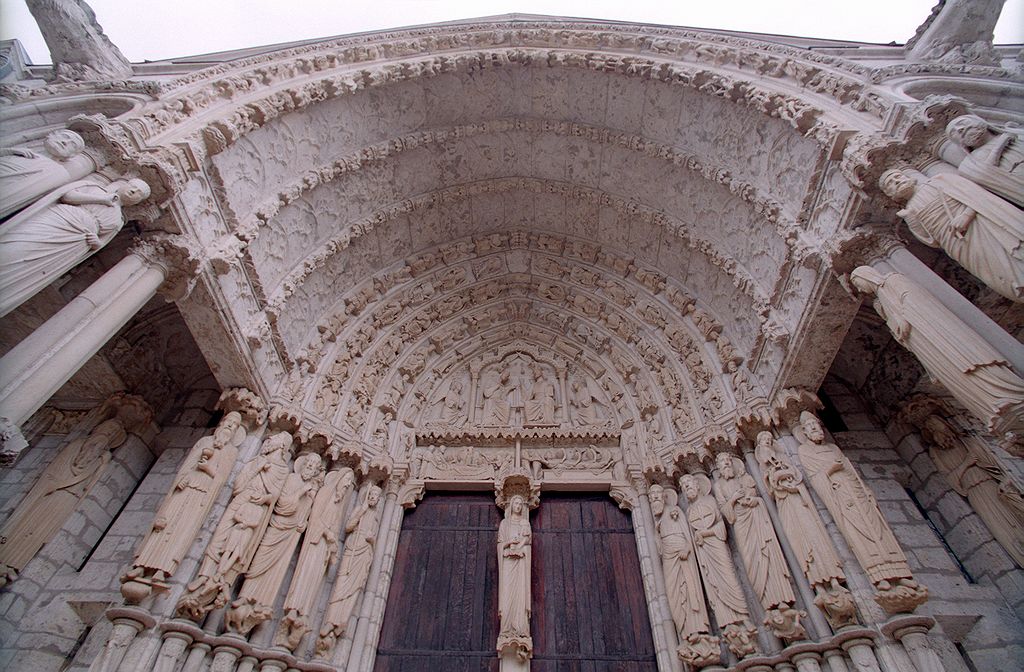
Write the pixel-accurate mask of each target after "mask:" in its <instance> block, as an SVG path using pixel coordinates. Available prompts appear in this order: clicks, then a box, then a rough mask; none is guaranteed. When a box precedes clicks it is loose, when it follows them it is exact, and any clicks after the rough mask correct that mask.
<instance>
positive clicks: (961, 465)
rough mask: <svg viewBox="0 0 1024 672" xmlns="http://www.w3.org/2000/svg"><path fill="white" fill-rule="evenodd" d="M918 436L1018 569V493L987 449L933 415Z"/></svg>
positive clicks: (1023, 511)
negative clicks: (922, 439) (922, 438)
mask: <svg viewBox="0 0 1024 672" xmlns="http://www.w3.org/2000/svg"><path fill="white" fill-rule="evenodd" d="M921 435H922V436H923V437H924V439H925V440H926V441H927V442H928V444H929V445H928V453H929V454H930V455H931V457H932V460H933V461H934V462H935V465H936V466H937V467H938V468H939V471H940V472H942V474H943V475H944V476H945V477H946V480H947V481H949V484H950V486H952V488H953V490H955V491H956V492H957V494H959V495H961V496H962V497H965V498H966V499H967V501H968V502H970V504H971V507H972V508H973V509H974V510H975V512H977V514H978V515H979V516H981V519H982V520H984V521H985V524H986V525H987V526H988V529H989V530H990V531H991V532H992V536H993V537H995V538H996V541H998V542H999V543H1000V545H1002V547H1003V548H1004V549H1005V550H1006V552H1007V553H1009V554H1010V556H1011V557H1012V558H1013V559H1014V561H1015V562H1016V563H1017V565H1018V566H1019V567H1024V507H1022V506H1021V494H1020V490H1018V489H1017V487H1016V485H1015V484H1014V483H1013V482H1012V481H1011V480H1010V477H1009V476H1008V475H1007V473H1006V472H1005V471H1004V470H1003V468H1002V467H1000V466H999V463H998V462H997V461H996V459H995V457H993V455H992V454H991V453H990V452H989V449H988V447H987V446H986V445H985V444H984V442H982V441H981V440H979V439H978V438H977V437H973V436H958V435H957V432H956V430H954V429H953V428H952V427H951V426H950V425H949V423H948V422H946V421H945V420H943V419H942V418H940V417H939V416H937V415H929V416H928V417H927V418H925V420H924V422H923V423H922V426H921ZM1014 495H1015V496H1014Z"/></svg>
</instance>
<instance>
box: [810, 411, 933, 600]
mask: <svg viewBox="0 0 1024 672" xmlns="http://www.w3.org/2000/svg"><path fill="white" fill-rule="evenodd" d="M800 428H801V429H802V430H803V438H801V440H800V447H799V449H798V453H797V454H798V455H799V457H800V464H801V465H802V466H803V468H804V472H805V473H806V474H807V479H808V481H809V482H810V484H811V487H813V488H814V491H815V492H817V493H818V496H819V497H821V499H822V501H823V502H824V503H825V506H826V508H828V510H829V513H831V514H832V518H833V520H835V523H836V527H838V528H839V531H840V532H842V534H843V536H844V537H845V538H846V540H847V542H849V545H850V549H851V550H852V551H853V554H854V555H855V556H857V560H858V561H859V562H860V564H861V567H863V568H864V571H865V572H867V575H868V579H870V580H871V582H872V583H873V584H874V585H875V588H876V589H877V590H878V592H879V596H878V597H877V598H876V600H877V601H878V602H879V603H880V604H881V605H882V606H883V607H884V608H885V609H886V610H888V611H893V610H896V611H910V610H912V609H913V608H914V607H916V606H917V605H919V604H921V603H922V602H924V601H925V599H927V596H928V591H927V590H926V589H925V588H924V587H922V586H921V585H920V584H918V583H917V582H916V581H914V578H913V575H912V574H911V573H910V567H909V566H908V565H907V558H906V556H904V555H903V551H902V550H901V549H900V545H899V543H897V541H896V537H894V536H893V533H892V530H891V529H889V525H888V523H886V522H885V518H883V517H882V512H881V511H880V510H879V508H878V503H877V502H876V501H875V497H874V495H872V494H871V491H870V490H869V489H868V487H867V486H866V485H864V482H863V481H861V479H860V476H858V475H857V472H856V470H855V469H854V466H853V464H852V463H851V462H850V460H849V459H847V458H846V456H845V455H843V452H842V451H841V450H839V446H837V445H836V444H834V443H831V442H828V441H826V440H825V430H824V429H822V427H821V422H819V421H818V419H817V418H816V417H815V416H814V414H812V413H810V412H808V411H804V412H803V413H801V414H800Z"/></svg>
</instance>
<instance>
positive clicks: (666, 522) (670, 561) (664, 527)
mask: <svg viewBox="0 0 1024 672" xmlns="http://www.w3.org/2000/svg"><path fill="white" fill-rule="evenodd" d="M648 497H649V498H650V500H651V510H652V511H653V513H654V515H655V518H656V519H657V524H656V529H657V532H658V536H657V541H658V552H659V554H660V555H661V565H662V570H663V572H664V574H665V592H666V595H667V597H668V607H669V611H671V612H672V620H674V621H675V623H676V633H677V634H678V635H679V650H678V655H679V658H680V659H682V660H683V662H685V663H687V664H688V665H692V666H694V667H704V666H706V665H711V664H714V663H717V662H719V661H720V659H721V654H720V651H719V647H718V638H717V637H712V636H711V635H710V632H711V625H710V622H709V620H708V612H707V608H706V607H705V605H704V591H703V589H702V588H701V582H700V570H699V569H698V567H697V555H696V553H695V551H694V549H693V539H692V538H691V536H690V525H689V523H688V522H687V520H686V514H685V513H683V510H682V509H681V508H679V495H678V493H676V491H675V490H670V489H665V488H663V487H662V486H660V485H652V486H651V487H650V490H649V492H648Z"/></svg>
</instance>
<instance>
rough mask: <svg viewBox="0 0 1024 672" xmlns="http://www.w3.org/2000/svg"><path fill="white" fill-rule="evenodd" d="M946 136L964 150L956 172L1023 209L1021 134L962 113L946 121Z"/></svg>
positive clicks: (1023, 139)
mask: <svg viewBox="0 0 1024 672" xmlns="http://www.w3.org/2000/svg"><path fill="white" fill-rule="evenodd" d="M946 135H948V136H949V139H950V140H952V141H953V142H955V143H956V144H958V145H960V147H962V148H963V149H964V150H966V151H967V156H966V157H965V158H964V159H963V160H961V161H960V164H959V166H957V172H958V173H960V174H961V175H963V176H964V177H966V178H967V179H969V180H972V181H973V182H975V183H976V184H980V185H981V186H983V187H985V188H986V189H988V190H989V191H991V192H992V193H994V194H999V195H1000V196H1002V197H1003V198H1005V199H1006V200H1008V201H1011V202H1013V203H1016V204H1017V205H1019V206H1020V207H1024V131H1022V130H1021V129H1019V128H997V127H995V126H992V125H990V124H989V123H988V122H987V121H985V120H984V119H982V118H981V117H979V116H977V115H973V114H965V115H962V116H959V117H957V118H956V119H954V120H953V121H951V122H949V125H948V126H946Z"/></svg>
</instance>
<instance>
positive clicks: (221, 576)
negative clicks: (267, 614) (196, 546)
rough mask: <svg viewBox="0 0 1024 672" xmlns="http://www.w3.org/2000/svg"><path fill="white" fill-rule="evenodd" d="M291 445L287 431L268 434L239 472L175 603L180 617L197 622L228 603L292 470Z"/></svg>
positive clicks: (290, 438) (250, 559)
mask: <svg viewBox="0 0 1024 672" xmlns="http://www.w3.org/2000/svg"><path fill="white" fill-rule="evenodd" d="M291 445H292V435H291V434H289V433H288V432H279V433H277V434H273V435H271V436H270V438H268V439H266V440H265V441H264V442H263V446H262V447H261V448H260V454H259V456H258V457H256V458H255V459H253V460H251V461H250V462H249V463H248V464H246V465H245V467H243V468H242V471H241V473H240V474H238V477H237V478H236V479H235V484H234V488H233V490H232V497H231V501H230V502H229V503H228V508H227V509H226V510H225V511H224V515H223V516H222V517H221V519H220V524H218V525H217V529H216V530H215V531H214V533H213V539H211V540H210V544H209V546H207V547H206V552H205V553H204V554H203V560H202V563H201V564H200V566H199V574H198V576H196V578H195V579H193V580H192V582H191V583H189V584H188V587H187V590H186V592H185V594H184V595H183V596H182V598H181V599H180V600H179V601H178V607H177V612H178V615H179V616H182V617H185V618H189V619H191V620H193V621H199V620H200V619H202V618H203V616H205V615H206V614H207V613H209V612H210V611H212V610H214V609H218V608H220V607H223V606H224V605H226V604H227V603H228V600H229V599H230V598H231V587H232V585H233V584H234V582H235V579H236V578H238V576H239V575H240V574H241V573H242V572H244V571H245V570H246V569H248V568H249V563H250V562H251V561H252V557H253V554H254V553H255V552H256V547H257V546H258V545H259V543H260V539H261V537H262V536H263V532H264V531H265V530H266V529H267V524H268V523H269V521H270V515H271V512H272V511H273V509H274V504H275V503H276V502H277V498H278V496H279V495H280V494H281V489H282V488H283V487H284V484H285V481H286V480H287V478H288V473H289V472H290V471H291V470H290V469H289V468H288V450H289V449H290V448H291Z"/></svg>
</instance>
